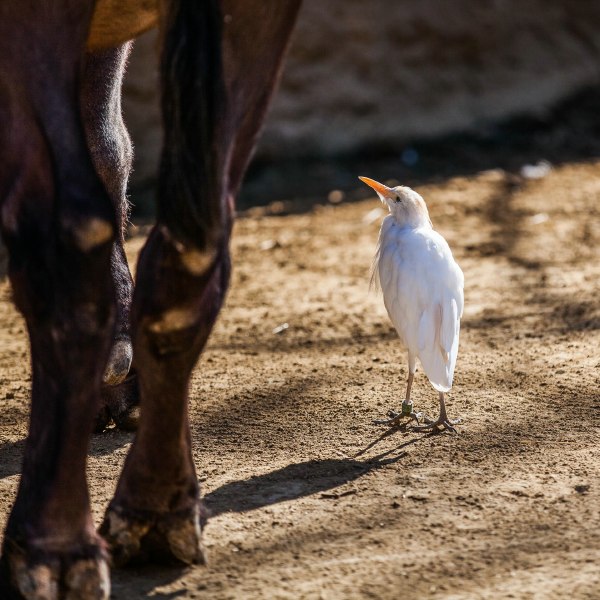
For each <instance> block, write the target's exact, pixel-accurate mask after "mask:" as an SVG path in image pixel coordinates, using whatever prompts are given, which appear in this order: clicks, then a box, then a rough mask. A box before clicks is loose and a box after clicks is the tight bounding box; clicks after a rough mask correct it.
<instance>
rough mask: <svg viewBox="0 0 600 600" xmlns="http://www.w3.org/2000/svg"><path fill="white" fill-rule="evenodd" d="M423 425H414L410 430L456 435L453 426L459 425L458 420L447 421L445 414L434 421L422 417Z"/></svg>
mask: <svg viewBox="0 0 600 600" xmlns="http://www.w3.org/2000/svg"><path fill="white" fill-rule="evenodd" d="M423 420H424V421H425V425H415V426H413V427H412V428H411V429H412V430H413V431H431V432H432V433H440V432H442V431H450V432H451V433H458V432H457V431H456V429H455V427H454V425H459V424H460V422H461V420H460V419H449V418H448V417H447V416H446V415H445V414H443V415H440V416H439V417H438V418H437V419H436V420H435V421H434V420H433V419H430V418H429V417H424V419H423Z"/></svg>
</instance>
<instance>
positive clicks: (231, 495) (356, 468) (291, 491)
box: [204, 451, 406, 517]
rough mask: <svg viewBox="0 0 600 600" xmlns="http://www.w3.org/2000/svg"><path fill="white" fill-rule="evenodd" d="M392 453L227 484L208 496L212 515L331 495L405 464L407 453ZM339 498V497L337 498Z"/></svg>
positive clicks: (305, 465) (314, 463)
mask: <svg viewBox="0 0 600 600" xmlns="http://www.w3.org/2000/svg"><path fill="white" fill-rule="evenodd" d="M391 453H392V452H391V451H390V452H387V453H384V454H385V456H384V455H381V456H380V457H374V458H370V459H368V460H365V461H360V460H355V459H353V458H340V459H337V458H329V459H322V460H309V461H305V462H301V463H294V464H290V465H287V466H286V467H283V468H281V469H277V470H275V471H271V472H270V473H265V474H264V475H258V476H255V477H250V478H249V479H243V480H240V481H232V482H230V483H226V484H224V485H222V486H221V487H219V488H217V489H216V490H214V491H212V492H210V493H208V494H207V495H206V496H204V502H205V504H206V506H207V508H208V509H209V511H210V515H211V516H212V517H215V516H217V515H220V514H223V513H227V512H235V513H243V512H247V511H250V510H255V509H257V508H263V507H265V506H270V505H273V504H278V503H280V502H285V501H288V500H296V499H298V498H303V497H306V496H312V495H314V494H318V493H323V492H327V491H328V490H332V489H334V488H336V487H339V486H341V485H343V484H345V483H349V482H351V481H355V480H356V479H359V478H360V477H362V476H363V475H365V474H367V473H369V472H371V471H373V470H376V469H380V468H382V467H385V466H387V465H390V464H394V463H396V462H398V461H399V460H401V459H402V458H403V457H404V456H405V455H406V453H405V452H401V453H399V454H397V455H395V456H389V455H390V454H391ZM333 497H335V496H333Z"/></svg>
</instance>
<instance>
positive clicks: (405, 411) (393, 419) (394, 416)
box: [374, 370, 421, 426]
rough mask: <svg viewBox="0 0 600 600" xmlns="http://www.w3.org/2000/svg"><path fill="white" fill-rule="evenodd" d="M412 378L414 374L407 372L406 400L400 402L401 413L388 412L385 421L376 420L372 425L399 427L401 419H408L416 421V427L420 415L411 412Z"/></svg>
mask: <svg viewBox="0 0 600 600" xmlns="http://www.w3.org/2000/svg"><path fill="white" fill-rule="evenodd" d="M414 378H415V374H414V372H411V371H410V370H409V372H408V381H407V383H406V398H405V399H404V401H403V402H402V410H401V412H399V413H397V412H396V411H394V410H390V412H389V413H388V418H387V419H377V420H376V421H374V423H375V424H376V425H391V426H396V425H400V420H401V419H402V418H403V417H409V418H410V419H411V420H414V421H416V422H417V425H418V424H419V417H420V416H421V413H415V412H414V411H413V403H412V400H411V399H410V390H411V388H412V383H413V379H414Z"/></svg>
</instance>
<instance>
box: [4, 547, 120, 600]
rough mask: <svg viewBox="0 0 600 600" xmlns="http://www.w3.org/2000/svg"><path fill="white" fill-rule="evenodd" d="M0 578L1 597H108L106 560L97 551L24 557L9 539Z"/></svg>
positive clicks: (56, 599) (46, 599)
mask: <svg viewBox="0 0 600 600" xmlns="http://www.w3.org/2000/svg"><path fill="white" fill-rule="evenodd" d="M11 546H12V547H11ZM0 577H2V578H3V579H4V581H3V582H2V586H0V591H1V592H2V598H7V599H10V600H17V599H18V600H63V599H64V600H108V598H109V596H110V573H109V569H108V562H107V560H106V559H105V558H104V556H102V552H101V551H98V556H96V557H87V558H82V557H81V556H76V555H73V554H71V553H64V554H56V553H54V554H52V553H48V554H45V555H44V556H42V557H40V556H37V557H36V558H35V560H28V557H27V556H26V554H25V552H24V551H23V550H22V549H21V548H18V549H17V547H16V545H13V544H11V543H10V542H9V543H7V544H5V547H4V555H3V557H2V573H1V575H0Z"/></svg>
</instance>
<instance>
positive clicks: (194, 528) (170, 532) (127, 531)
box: [100, 504, 206, 566]
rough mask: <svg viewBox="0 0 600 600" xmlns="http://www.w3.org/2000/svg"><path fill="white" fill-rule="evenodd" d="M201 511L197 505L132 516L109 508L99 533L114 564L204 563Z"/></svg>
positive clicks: (121, 510)
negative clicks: (162, 512)
mask: <svg viewBox="0 0 600 600" xmlns="http://www.w3.org/2000/svg"><path fill="white" fill-rule="evenodd" d="M203 522H204V518H203V511H202V509H201V507H200V505H199V504H198V505H196V507H195V508H194V509H192V510H191V511H187V512H185V513H183V512H179V513H170V514H167V515H163V514H156V515H151V514H148V513H147V512H145V513H144V514H138V515H135V516H134V515H133V513H128V512H127V511H126V510H124V509H122V508H119V507H117V506H111V507H109V509H108V511H107V512H106V516H105V518H104V522H103V523H102V525H101V527H100V534H101V535H102V536H103V537H104V539H106V541H107V542H108V544H109V547H110V550H111V556H112V562H113V564H114V565H115V566H123V565H125V564H127V563H135V564H140V563H145V562H160V563H171V562H178V563H183V564H186V565H191V564H205V562H206V560H205V555H204V550H203V548H202V541H201V539H202V525H203Z"/></svg>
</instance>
